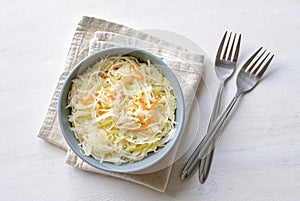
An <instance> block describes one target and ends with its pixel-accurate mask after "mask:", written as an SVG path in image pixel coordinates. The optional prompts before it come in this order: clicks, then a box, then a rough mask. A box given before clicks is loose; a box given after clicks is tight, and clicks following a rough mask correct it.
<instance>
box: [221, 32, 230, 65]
mask: <svg viewBox="0 0 300 201" xmlns="http://www.w3.org/2000/svg"><path fill="white" fill-rule="evenodd" d="M230 38H231V32H230V35H229V38H228V41H227V45H226V48H225V51H224V54H223V57H222V59H223V60H224V59H226V54H227V49H228V46H229V42H230Z"/></svg>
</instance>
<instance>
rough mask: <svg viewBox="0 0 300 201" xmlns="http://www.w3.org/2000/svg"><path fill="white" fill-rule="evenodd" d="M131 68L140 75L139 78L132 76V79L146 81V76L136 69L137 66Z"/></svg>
mask: <svg viewBox="0 0 300 201" xmlns="http://www.w3.org/2000/svg"><path fill="white" fill-rule="evenodd" d="M131 68H132V69H133V71H134V72H135V73H136V74H137V75H138V77H136V76H131V77H132V78H135V79H137V80H144V76H143V75H142V73H140V72H139V71H138V70H137V69H136V67H135V65H133V64H132V65H131Z"/></svg>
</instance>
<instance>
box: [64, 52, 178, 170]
mask: <svg viewBox="0 0 300 201" xmlns="http://www.w3.org/2000/svg"><path fill="white" fill-rule="evenodd" d="M175 101H176V99H175V95H174V90H173V88H172V86H171V84H170V82H169V81H168V80H167V79H166V77H164V76H163V75H162V74H161V72H160V71H159V69H158V68H156V67H155V66H154V65H153V64H151V63H150V62H149V61H148V62H147V63H143V62H140V61H139V60H138V59H137V58H135V57H132V56H111V57H105V58H102V59H101V60H100V61H99V62H97V63H96V64H94V65H93V66H91V67H90V68H88V69H87V70H86V71H85V72H84V73H83V74H82V75H79V76H78V77H77V78H76V79H74V80H73V83H72V87H71V90H70V92H69V95H68V106H67V107H69V108H71V114H70V115H69V121H70V122H71V123H72V128H71V129H72V131H73V132H74V134H75V136H76V138H77V139H78V141H79V146H80V147H81V150H82V153H83V154H85V155H87V156H92V157H94V158H95V159H97V160H99V161H100V162H103V161H105V162H111V163H114V164H117V165H120V164H123V163H128V162H135V161H139V160H142V159H143V158H145V157H146V156H147V155H148V154H149V153H153V152H154V153H155V152H158V151H159V150H160V149H161V148H162V147H163V146H164V145H165V144H166V143H167V142H168V141H169V140H170V139H171V138H172V137H173V135H174V133H175V124H176V122H175V109H176V103H175Z"/></svg>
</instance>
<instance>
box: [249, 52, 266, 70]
mask: <svg viewBox="0 0 300 201" xmlns="http://www.w3.org/2000/svg"><path fill="white" fill-rule="evenodd" d="M265 52H266V50H265V51H263V53H262V54H261V55H260V56H259V57H258V58H257V59H256V60H255V62H254V63H253V64H252V65H251V66H250V67H249V69H248V72H251V71H252V70H253V68H254V67H255V65H256V64H257V62H258V61H259V60H260V59H261V57H262V56H263V55H264V54H265ZM256 68H259V66H257V67H256Z"/></svg>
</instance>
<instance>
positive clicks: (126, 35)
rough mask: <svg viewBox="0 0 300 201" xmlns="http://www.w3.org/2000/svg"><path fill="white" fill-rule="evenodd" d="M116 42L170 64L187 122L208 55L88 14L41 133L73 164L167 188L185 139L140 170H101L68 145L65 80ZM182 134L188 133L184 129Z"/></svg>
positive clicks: (41, 135) (40, 135)
mask: <svg viewBox="0 0 300 201" xmlns="http://www.w3.org/2000/svg"><path fill="white" fill-rule="evenodd" d="M116 46H131V47H137V48H142V49H145V50H148V51H150V52H152V53H153V54H155V55H157V56H159V57H160V58H161V59H162V60H163V61H164V62H166V63H167V64H168V65H169V66H170V68H171V69H172V70H173V72H174V73H175V75H176V77H177V79H178V81H179V83H180V86H181V87H182V91H183V94H184V100H185V110H186V114H185V115H186V119H185V122H187V119H188V114H189V111H190V109H191V105H192V102H193V100H194V97H195V91H196V90H197V87H198V85H199V82H200V80H201V76H202V73H203V70H204V56H203V55H200V54H196V53H191V52H189V51H187V50H186V49H184V48H182V47H180V46H177V45H175V44H173V43H170V42H168V41H165V40H162V39H160V38H158V37H156V36H153V35H150V34H146V33H144V32H141V31H138V30H134V29H131V28H128V27H126V26H123V25H120V24H116V23H113V22H108V21H105V20H102V19H96V18H93V17H86V16H84V17H83V18H82V20H81V21H80V22H79V24H78V27H77V29H76V32H75V34H74V37H73V40H72V43H71V47H70V50H69V53H68V55H67V59H66V62H65V66H64V71H63V72H62V74H61V76H60V78H59V81H58V83H57V86H56V89H55V91H54V93H53V96H52V98H51V102H50V105H49V108H48V111H47V114H46V117H45V120H44V122H43V125H42V127H41V129H40V132H39V134H38V136H39V137H40V138H42V139H44V140H46V141H48V142H50V143H52V144H54V145H56V146H58V147H61V148H63V149H65V150H67V156H66V163H68V164H70V165H71V166H73V167H76V168H78V169H82V170H86V171H91V172H96V173H101V174H105V175H110V176H113V177H117V178H121V179H125V180H128V181H132V182H135V183H138V184H141V185H144V186H147V187H150V188H152V189H155V190H157V191H160V192H164V191H165V190H166V188H167V184H168V180H169V176H170V173H171V171H172V164H173V162H174V160H175V159H176V152H177V149H178V146H180V140H181V139H179V140H178V141H177V143H176V144H175V146H174V147H173V149H172V150H171V151H170V153H169V154H168V156H167V157H165V158H164V159H163V160H162V161H161V162H160V163H159V164H157V165H154V166H153V167H150V168H149V169H148V170H145V171H143V172H139V173H138V174H122V173H111V172H105V171H101V170H98V169H96V168H94V167H92V166H90V165H88V164H87V163H85V162H83V161H82V160H81V159H80V158H78V157H77V156H76V155H75V154H74V153H73V152H72V151H71V150H70V149H69V148H68V145H67V144H66V142H65V140H64V138H63V135H62V133H61V130H60V127H59V123H58V118H57V106H58V97H59V92H60V89H61V87H62V84H63V82H64V80H65V78H66V76H67V75H68V73H69V72H70V70H72V68H73V67H75V66H76V64H77V63H79V62H80V61H81V60H82V59H83V58H85V57H86V56H88V55H89V54H93V53H95V52H97V51H100V50H102V49H105V48H110V47H116ZM180 137H181V138H183V137H184V130H183V132H182V133H181V136H180Z"/></svg>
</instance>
